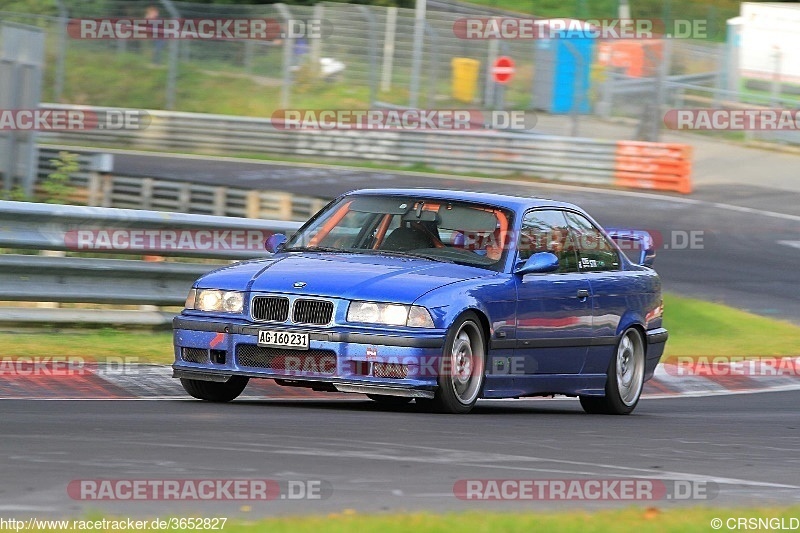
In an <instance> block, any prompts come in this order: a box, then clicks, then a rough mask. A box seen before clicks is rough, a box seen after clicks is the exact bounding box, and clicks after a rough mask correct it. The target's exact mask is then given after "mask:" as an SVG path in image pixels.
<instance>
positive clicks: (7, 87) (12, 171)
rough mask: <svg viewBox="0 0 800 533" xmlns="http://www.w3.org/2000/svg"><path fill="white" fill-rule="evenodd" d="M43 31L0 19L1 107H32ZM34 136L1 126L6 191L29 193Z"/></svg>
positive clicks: (0, 174)
mask: <svg viewBox="0 0 800 533" xmlns="http://www.w3.org/2000/svg"><path fill="white" fill-rule="evenodd" d="M44 42H45V39H44V32H42V30H40V29H39V28H34V27H30V26H23V25H19V24H13V23H8V22H2V20H0V110H6V109H24V108H28V109H31V108H35V107H36V106H38V105H39V102H40V99H39V98H40V92H41V89H42V71H43V69H44ZM35 151H36V135H35V133H34V132H30V131H13V130H10V129H8V128H6V127H0V182H2V188H0V191H2V192H3V193H4V194H8V193H9V192H10V191H11V190H13V189H17V188H18V189H21V190H22V191H24V192H26V193H28V194H30V193H31V191H32V189H33V181H34V172H35V167H34V160H35V155H34V154H35Z"/></svg>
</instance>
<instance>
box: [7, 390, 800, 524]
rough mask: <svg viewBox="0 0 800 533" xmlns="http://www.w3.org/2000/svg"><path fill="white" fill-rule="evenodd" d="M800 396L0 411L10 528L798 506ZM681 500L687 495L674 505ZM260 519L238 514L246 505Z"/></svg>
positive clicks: (36, 406) (20, 406)
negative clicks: (99, 495) (147, 491)
mask: <svg viewBox="0 0 800 533" xmlns="http://www.w3.org/2000/svg"><path fill="white" fill-rule="evenodd" d="M798 401H800V392H785V393H775V394H773V393H765V394H753V395H742V396H715V397H706V398H679V399H669V400H643V401H642V403H641V404H640V405H639V408H638V409H637V411H636V412H635V413H634V415H631V416H628V417H614V416H591V415H585V414H584V413H583V412H582V411H581V409H580V405H579V404H578V402H577V401H576V400H524V401H510V402H509V401H503V402H496V401H484V402H480V403H479V405H478V407H477V408H476V410H475V411H474V412H473V414H470V415H467V416H447V415H436V414H429V413H420V412H417V411H416V409H415V408H414V406H413V405H411V406H408V407H406V408H403V409H399V410H381V409H380V408H379V407H377V406H376V405H375V404H374V403H372V402H370V401H367V400H353V401H342V400H334V401H325V400H322V401H314V400H309V401H302V400H296V401H260V402H247V401H237V402H234V403H231V404H226V405H214V404H208V403H202V402H198V401H83V402H73V401H15V400H6V401H2V402H0V413H2V415H1V416H2V420H3V438H2V439H1V440H0V449H1V450H2V453H0V457H1V458H0V487H2V488H1V489H0V513H2V514H3V515H4V516H26V515H31V516H48V515H59V516H61V515H84V514H85V513H87V512H90V511H102V512H105V513H112V514H115V515H119V516H153V515H165V514H167V513H168V512H169V513H171V514H173V515H182V514H189V513H193V514H197V513H199V514H202V515H204V516H228V517H231V516H242V515H244V516H264V515H275V514H297V513H303V514H307V513H323V514H327V513H330V512H340V511H342V510H345V509H354V510H356V511H358V512H379V511H386V510H423V509H427V510H436V511H441V510H462V509H474V510H481V509H508V510H525V509H553V508H561V507H565V506H580V507H587V508H593V507H598V506H609V505H631V504H637V505H657V506H672V505H698V504H704V505H715V506H737V507H738V506H742V505H775V504H789V503H792V502H796V501H797V499H798V498H800V481H798V478H797V472H798V470H800V459H798V457H797V450H798V449H800V414H798V412H797V404H798ZM185 478H202V479H242V478H258V479H270V480H275V481H278V482H288V481H289V480H292V481H314V482H320V483H321V484H322V485H321V486H324V487H327V488H328V490H326V491H323V492H321V494H324V496H325V498H324V499H315V500H298V501H294V500H291V501H290V500H288V499H280V498H276V499H275V500H272V501H266V502H231V501H227V502H225V501H210V502H197V501H194V502H172V501H124V502H120V501H115V502H108V501H81V500H74V499H72V498H71V497H70V496H69V495H68V493H67V486H68V485H69V483H70V481H73V480H86V479H159V480H163V479H185ZM467 479H478V480H480V479H558V480H573V479H610V480H613V479H626V480H630V479H641V480H656V482H658V481H665V482H666V483H670V482H674V481H676V480H677V481H681V482H695V483H697V484H698V485H701V486H703V487H704V489H703V490H705V494H706V498H709V497H710V499H703V498H700V499H686V500H680V501H678V500H675V499H664V500H660V501H657V502H652V501H645V502H631V501H622V502H621V501H613V500H612V501H602V502H596V501H595V502H592V501H589V502H587V501H531V500H528V501H501V502H498V501H464V500H461V499H458V498H456V497H455V496H454V492H453V487H454V484H455V483H456V482H457V481H458V480H467ZM676 494H677V493H676ZM243 504H246V505H248V506H249V509H248V508H245V510H244V511H243V510H242V505H243Z"/></svg>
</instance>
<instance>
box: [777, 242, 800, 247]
mask: <svg viewBox="0 0 800 533" xmlns="http://www.w3.org/2000/svg"><path fill="white" fill-rule="evenodd" d="M777 242H778V244H782V245H784V246H791V247H792V248H800V241H777Z"/></svg>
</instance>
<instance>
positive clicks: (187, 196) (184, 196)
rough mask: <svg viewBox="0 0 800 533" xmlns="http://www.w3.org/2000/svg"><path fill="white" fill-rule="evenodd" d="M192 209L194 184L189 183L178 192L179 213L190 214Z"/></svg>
mask: <svg viewBox="0 0 800 533" xmlns="http://www.w3.org/2000/svg"><path fill="white" fill-rule="evenodd" d="M191 207H192V184H191V183H189V182H188V181H187V182H186V183H183V184H182V185H181V188H180V190H179V191H178V209H177V210H178V211H181V212H183V213H188V212H189V211H190V210H191Z"/></svg>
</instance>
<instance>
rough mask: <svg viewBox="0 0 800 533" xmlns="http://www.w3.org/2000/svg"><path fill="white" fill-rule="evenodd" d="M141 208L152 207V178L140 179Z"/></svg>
mask: <svg viewBox="0 0 800 533" xmlns="http://www.w3.org/2000/svg"><path fill="white" fill-rule="evenodd" d="M141 195H142V209H152V207H153V178H144V179H142V192H141Z"/></svg>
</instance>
